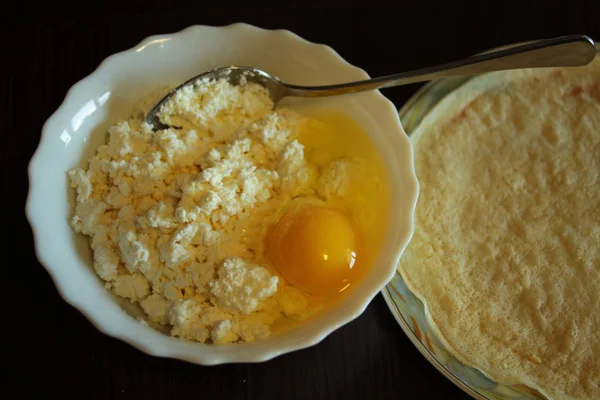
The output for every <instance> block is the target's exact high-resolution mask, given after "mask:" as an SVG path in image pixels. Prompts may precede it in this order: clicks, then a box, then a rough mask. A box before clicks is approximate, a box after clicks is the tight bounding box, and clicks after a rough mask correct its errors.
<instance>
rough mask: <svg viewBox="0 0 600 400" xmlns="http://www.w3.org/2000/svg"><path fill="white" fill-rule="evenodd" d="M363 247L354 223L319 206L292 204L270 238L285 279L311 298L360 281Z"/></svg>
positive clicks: (272, 252)
mask: <svg viewBox="0 0 600 400" xmlns="http://www.w3.org/2000/svg"><path fill="white" fill-rule="evenodd" d="M363 249H364V244H363V240H362V236H361V234H360V232H359V231H358V230H357V228H356V226H355V225H354V223H353V222H352V221H351V220H350V218H349V217H347V216H346V215H345V214H343V213H342V212H340V211H337V210H335V209H333V208H329V207H326V206H321V205H317V204H302V203H300V204H292V205H291V206H289V207H288V209H287V210H286V211H285V213H284V215H283V216H282V217H281V219H280V220H279V222H278V223H277V225H276V226H275V228H274V229H273V230H272V232H271V234H270V236H269V243H268V248H267V251H268V255H269V258H270V259H271V261H272V262H273V264H275V267H276V268H277V269H278V271H279V272H280V273H281V275H283V277H284V278H285V279H286V280H287V281H288V282H289V283H290V284H291V285H293V286H295V287H296V288H298V289H300V290H303V291H305V292H307V293H310V294H315V295H326V294H332V293H336V292H340V291H342V290H343V289H345V288H346V287H348V286H349V285H350V284H351V283H352V281H353V280H355V279H357V278H358V275H359V273H360V272H361V271H360V270H361V267H362V264H363V263H364V259H365V255H364V250H363Z"/></svg>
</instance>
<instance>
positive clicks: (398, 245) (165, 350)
mask: <svg viewBox="0 0 600 400" xmlns="http://www.w3.org/2000/svg"><path fill="white" fill-rule="evenodd" d="M206 29H209V30H214V29H222V30H224V29H228V30H234V31H240V32H244V31H246V32H253V33H262V34H265V33H268V34H273V35H284V36H287V38H286V40H291V41H295V42H299V43H300V44H302V45H304V46H313V47H314V48H315V50H317V49H320V51H322V50H326V52H327V53H328V55H329V56H331V57H334V58H335V60H336V61H337V62H339V64H340V67H343V68H345V69H348V70H349V71H351V70H354V71H356V72H357V73H359V74H360V75H362V78H361V79H367V78H368V77H369V76H368V74H367V73H366V72H365V71H364V70H362V69H360V68H357V67H355V66H353V65H351V64H350V63H348V62H347V61H346V60H344V59H343V58H342V57H341V56H340V55H339V54H338V53H337V52H336V51H335V50H333V49H332V48H331V47H329V46H327V45H324V44H318V43H314V42H310V41H308V40H306V39H303V38H301V37H300V36H298V35H297V34H295V33H293V32H291V31H289V30H285V29H276V30H267V29H263V28H258V27H255V26H252V25H248V24H245V23H234V24H230V25H225V26H205V25H193V26H189V27H187V28H185V29H183V30H180V31H177V32H174V33H168V34H159V35H152V36H149V37H147V38H145V39H144V40H142V41H141V42H139V43H138V44H137V45H135V46H133V47H131V48H129V49H127V50H124V51H121V52H118V53H115V54H113V55H110V56H108V57H107V58H105V59H104V60H103V61H102V62H101V63H100V64H99V66H98V67H97V68H96V69H95V70H94V71H93V72H92V73H90V74H89V75H88V76H86V77H85V78H83V79H81V80H80V81H78V82H77V83H75V84H74V85H73V86H72V87H71V88H70V89H69V90H68V92H67V94H66V95H65V98H64V100H63V102H62V103H61V105H60V106H59V107H58V109H57V110H56V111H55V112H54V113H53V114H52V115H51V116H50V117H49V118H48V119H47V120H46V122H45V123H44V126H43V128H42V135H41V138H40V142H39V145H38V147H37V149H36V151H35V153H34V155H33V156H32V158H31V161H30V163H29V167H28V175H29V193H28V196H27V202H26V207H25V211H26V216H27V219H28V221H29V224H30V226H31V228H32V232H33V236H34V245H35V253H36V256H37V258H38V260H39V261H40V263H41V264H42V265H43V266H44V268H45V269H46V270H47V272H48V273H49V274H50V276H51V278H52V280H53V282H54V285H55V286H56V288H57V290H58V292H59V294H60V295H61V297H62V298H63V300H64V301H65V302H67V303H69V304H70V305H72V306H73V307H74V308H76V309H77V310H78V311H79V312H81V313H82V314H83V315H84V316H85V317H86V318H87V319H88V320H89V321H90V322H91V323H92V324H93V325H94V326H95V327H96V328H97V329H98V330H99V331H101V332H103V333H104V334H106V335H109V336H112V337H115V338H117V339H119V340H122V341H124V342H126V343H128V344H130V345H132V346H133V347H135V348H137V349H139V350H141V351H142V352H145V353H147V354H150V355H153V356H158V357H168V358H174V359H180V360H183V361H187V362H191V363H195V364H201V365H216V364H222V363H236V362H261V361H267V360H270V359H272V358H274V357H277V356H279V355H281V354H285V353H288V352H292V351H295V350H300V349H304V348H307V347H310V346H313V345H315V344H317V343H319V342H321V341H322V340H323V339H324V338H325V337H327V336H328V335H329V334H330V333H331V332H333V331H334V330H336V329H338V328H339V327H341V326H343V325H345V324H347V323H349V322H351V321H352V320H354V319H356V318H357V317H358V316H360V315H361V314H362V313H363V311H364V310H365V309H366V307H367V306H368V304H369V303H370V302H371V300H372V299H373V298H374V297H375V296H376V295H377V293H379V292H380V291H381V290H382V289H383V288H384V287H385V285H386V284H387V283H388V282H389V281H390V280H391V279H392V277H393V276H394V274H395V271H396V265H397V262H398V260H399V259H400V257H401V255H402V254H403V252H404V250H405V249H406V246H407V245H408V243H409V241H410V239H411V238H412V235H413V231H414V212H415V207H416V203H417V197H418V192H419V183H418V181H417V177H416V173H415V170H414V156H413V149H412V144H411V143H410V140H409V138H408V136H407V135H406V133H405V132H404V130H403V128H402V126H401V123H400V120H399V118H398V114H397V110H396V107H395V106H394V105H393V103H392V102H391V101H390V100H388V99H387V98H386V97H384V96H383V95H382V94H381V93H380V92H379V91H372V92H369V94H368V95H369V101H370V102H372V103H377V107H378V108H381V109H384V108H385V109H387V110H386V112H387V114H389V115H390V121H389V126H390V127H391V128H393V129H394V130H396V131H398V132H396V133H399V134H400V135H399V136H398V138H397V139H398V140H399V141H401V142H402V146H403V148H399V149H396V151H395V153H396V154H398V153H401V155H402V156H404V158H403V159H400V160H399V161H398V165H402V167H403V168H402V169H403V170H402V172H401V174H402V176H403V177H404V178H405V181H404V184H405V185H406V186H404V192H405V196H406V197H407V198H409V199H408V200H407V201H408V204H409V205H410V207H409V208H408V209H407V210H405V212H404V214H406V213H408V215H405V216H406V217H407V222H406V226H404V227H402V229H398V228H397V227H395V228H393V229H395V231H394V232H393V236H395V238H396V239H395V241H394V251H393V252H392V255H391V261H393V262H389V264H390V265H389V266H388V268H387V272H386V273H385V274H383V275H382V276H381V278H380V279H379V280H378V281H377V282H375V283H373V284H371V285H370V286H369V287H368V288H363V291H364V292H365V295H364V297H363V298H362V301H360V302H357V301H354V303H353V304H352V305H351V306H350V305H349V304H346V302H343V304H344V305H345V307H344V308H343V309H342V308H340V309H339V310H336V316H335V318H329V319H328V320H327V324H326V325H325V324H324V325H322V326H321V327H320V329H318V330H314V329H313V332H309V333H310V334H308V335H305V337H303V338H302V339H301V340H295V341H293V342H289V341H288V342H286V343H284V344H283V345H279V346H269V343H268V342H270V341H271V340H270V339H265V340H262V341H259V342H261V343H263V344H262V345H261V346H260V347H259V348H258V349H254V350H252V351H244V350H243V349H242V346H248V344H239V345H238V344H236V345H226V346H216V345H206V344H199V343H194V345H195V348H194V349H191V348H190V347H189V346H188V345H187V343H191V342H187V341H184V340H181V339H176V338H172V337H169V336H167V335H164V334H161V333H159V332H157V331H155V330H153V329H151V328H148V327H144V326H143V325H142V324H140V323H139V322H137V321H135V320H134V319H133V318H131V317H130V316H129V315H127V314H126V313H125V312H122V313H121V314H123V319H121V321H120V322H122V323H124V324H127V320H130V323H133V324H137V325H139V328H138V327H133V328H132V327H131V326H129V328H131V329H133V330H135V331H137V332H131V329H130V331H129V332H128V331H127V327H125V328H122V327H121V326H115V325H114V324H113V326H110V324H108V323H107V321H106V320H105V318H106V317H105V316H104V315H102V313H101V312H99V311H98V310H95V309H94V308H93V307H92V306H91V305H90V304H88V303H86V300H85V299H84V298H82V297H81V296H79V294H76V293H74V292H73V291H72V290H71V288H69V279H70V278H69V277H68V276H65V275H64V274H61V273H60V266H59V265H58V264H57V259H56V255H53V254H52V249H51V248H50V244H49V243H48V242H47V241H46V240H45V238H44V237H43V236H42V235H41V232H40V231H41V230H42V228H43V227H44V223H43V218H42V217H41V213H42V211H40V209H39V208H36V206H39V205H41V202H42V201H43V199H42V198H41V197H42V195H43V194H42V193H40V190H39V185H40V182H39V180H40V179H39V176H38V175H39V174H40V172H39V171H40V169H41V168H42V166H41V164H42V161H44V160H45V158H44V157H43V156H44V151H45V148H46V145H47V144H48V143H47V142H48V141H49V140H50V139H49V137H50V136H51V134H53V133H54V134H56V132H54V131H53V132H50V127H52V126H56V125H59V124H60V121H61V120H64V119H65V118H69V116H68V115H65V114H67V113H68V112H69V110H68V109H67V108H68V106H69V104H70V103H73V102H74V101H75V100H74V97H75V96H76V95H78V94H79V93H80V92H82V91H85V86H86V85H88V84H91V82H93V80H94V79H97V78H98V77H100V76H102V74H103V73H104V72H105V70H106V69H107V68H108V66H109V65H111V64H115V63H119V62H121V61H123V59H124V58H126V57H128V56H130V55H131V53H133V52H135V51H136V50H138V51H139V50H140V49H142V50H143V49H144V48H145V47H146V46H148V45H149V44H152V43H155V42H157V41H165V39H166V40H171V39H173V40H174V39H178V38H179V39H181V38H185V37H186V35H191V34H193V33H194V32H197V31H200V30H206ZM392 117H394V118H392ZM386 123H387V122H386ZM391 128H390V129H391ZM65 179H66V178H65ZM391 184H392V185H393V183H392V182H391ZM390 229H392V228H390ZM388 233H390V234H392V232H388ZM59 257H60V256H59ZM388 258H389V257H388ZM101 289H102V290H105V289H104V288H101ZM83 297H85V296H83ZM326 314H330V312H326ZM140 329H144V330H143V331H141V330H140ZM142 332H143V333H142ZM286 335H288V333H285V334H283V335H281V336H286ZM259 342H252V344H255V343H259ZM157 343H159V344H160V346H155V344H157ZM184 343H186V344H184ZM226 347H230V348H232V347H235V348H237V351H228V350H226V349H225V348H226Z"/></svg>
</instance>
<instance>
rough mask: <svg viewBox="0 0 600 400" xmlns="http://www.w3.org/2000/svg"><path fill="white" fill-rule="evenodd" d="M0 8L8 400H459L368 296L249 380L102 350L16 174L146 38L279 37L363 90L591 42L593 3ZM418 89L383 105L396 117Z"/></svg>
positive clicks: (107, 343)
mask: <svg viewBox="0 0 600 400" xmlns="http://www.w3.org/2000/svg"><path fill="white" fill-rule="evenodd" d="M3 8H4V9H3V12H2V16H0V21H1V22H2V23H1V24H0V33H1V36H0V37H1V40H2V50H3V52H2V54H3V56H2V62H1V63H0V71H1V73H0V80H1V85H0V113H1V118H0V176H1V178H0V184H1V188H2V210H3V213H2V215H3V217H2V222H1V226H2V232H3V234H2V240H1V243H2V253H1V254H2V257H3V258H4V260H3V262H1V263H0V265H2V267H0V268H2V270H3V271H4V274H3V279H2V282H1V284H0V288H1V289H2V290H1V292H2V298H3V302H2V306H3V307H2V308H3V310H4V312H3V314H4V316H3V318H2V321H3V330H4V331H5V332H6V333H8V335H7V336H8V338H6V335H5V339H4V341H3V350H2V354H3V360H2V361H3V363H2V372H3V374H2V375H3V378H4V379H3V381H4V382H5V384H6V385H7V388H12V389H13V390H16V392H15V393H18V396H16V395H15V396H13V397H14V398H36V399H39V398H45V397H46V396H51V395H59V396H61V397H71V396H73V397H74V398H78V399H138V398H139V399H148V400H151V399H167V398H168V399H207V398H210V399H230V398H231V399H388V398H394V399H421V398H435V399H451V398H467V396H466V395H465V394H464V393H463V392H462V391H460V390H459V389H458V388H456V387H455V386H454V385H453V384H452V383H450V382H449V381H447V380H446V379H445V378H444V377H443V376H442V375H441V374H439V373H438V372H437V371H436V370H435V369H434V368H433V367H432V366H431V365H430V364H429V363H428V362H427V361H426V360H425V359H424V358H423V357H422V356H421V355H420V353H419V352H418V351H417V350H416V349H415V348H414V347H413V345H412V344H411V342H410V341H409V340H408V339H407V338H406V337H405V336H404V333H403V332H402V330H401V329H400V327H399V326H398V325H397V324H396V322H395V320H394V318H393V317H392V315H391V313H390V312H389V310H388V309H387V307H386V304H385V302H384V301H383V298H382V297H381V295H378V296H377V297H376V298H375V300H374V301H373V302H372V303H371V305H370V306H369V307H368V309H367V310H366V311H365V313H364V314H363V315H362V316H361V317H360V318H358V319H357V320H355V321H354V322H352V323H350V324H348V325H346V326H344V327H343V328H341V329H339V330H338V331H336V332H334V333H333V334H332V335H330V336H329V337H328V338H326V339H325V340H324V341H323V342H322V343H320V344H319V345H316V346H314V347H312V348H309V349H306V350H302V351H298V352H294V353H292V354H288V355H284V356H281V357H279V358H276V359H274V360H272V361H269V362H265V363H262V364H236V365H225V366H218V367H200V366H196V365H191V364H187V363H183V362H179V361H175V360H168V359H158V358H152V357H149V356H147V355H145V354H143V353H141V352H139V351H137V350H135V349H133V348H132V347H130V346H129V345H126V344H124V343H122V342H120V341H118V340H115V339H113V338H110V337H107V336H105V335H103V334H101V333H100V332H98V331H97V330H96V329H95V328H94V327H93V326H92V325H91V324H90V323H89V322H88V321H87V320H86V319H85V318H84V317H83V316H82V315H81V314H79V313H78V312H77V311H76V310H75V309H73V308H72V307H70V306H68V305H67V304H66V303H64V302H63V301H62V299H61V298H60V296H59V294H58V292H57V291H56V289H55V287H54V285H53V283H52V281H51V279H50V278H49V276H48V274H47V273H46V272H45V270H44V268H43V267H42V266H41V265H40V264H39V262H38V261H37V259H36V257H35V253H34V246H33V240H32V236H31V229H30V227H29V225H28V224H27V221H26V219H25V216H24V212H23V210H24V204H25V199H26V196H27V188H28V181H27V164H28V162H29V159H30V157H31V155H32V154H33V152H34V151H35V149H36V147H37V144H38V141H39V138H40V130H41V127H42V124H43V123H44V121H45V120H46V118H48V116H49V115H50V114H51V113H52V112H54V110H55V109H56V108H57V107H58V106H59V105H60V103H61V102H62V100H63V98H64V95H65V93H66V91H67V90H68V89H69V87H70V86H71V85H72V84H74V83H75V82H77V81H78V80H80V79H82V78H83V77H85V76H86V75H88V74H89V73H91V72H92V71H93V70H94V69H95V68H96V66H97V65H98V64H99V63H100V62H101V61H102V60H103V59H104V58H105V57H107V56H109V55H110V54H112V53H114V52H117V51H121V50H124V49H127V48H130V47H132V46H134V45H135V44H136V43H138V42H139V41H141V40H142V39H143V38H144V37H146V36H149V35H153V34H159V33H168V32H174V31H177V30H180V29H182V28H185V27H187V26H189V25H193V24H207V25H223V24H228V23H232V22H239V21H243V22H248V23H251V24H255V25H258V26H261V27H265V28H287V29H290V30H292V31H294V32H296V33H297V34H299V35H301V36H303V37H304V38H306V39H308V40H311V41H315V42H321V43H326V44H328V45H330V46H332V47H333V48H334V49H336V50H337V51H338V52H339V53H340V54H341V55H342V56H343V57H345V58H346V59H347V60H348V61H349V62H350V63H352V64H355V65H357V66H360V67H362V68H364V69H365V70H366V71H367V72H368V73H369V74H371V75H372V76H376V75H381V74H386V73H392V72H398V71H402V70H407V69H412V68H416V67H423V66H426V65H431V64H435V63H440V62H445V61H450V60H452V59H455V58H457V57H462V56H466V55H470V54H473V53H476V52H479V51H482V50H485V49H488V48H490V47H494V46H499V45H503V44H507V43H511V42H517V41H523V40H530V39H538V38H544V37H552V36H557V35H563V34H570V33H586V34H588V35H591V36H592V37H594V38H596V40H600V22H599V21H600V18H599V17H600V1H598V0H570V1H556V0H546V1H525V0H523V1H496V2H486V1H475V0H473V1H460V0H454V1H439V0H438V1H436V0H420V1H417V0H396V1H387V2H386V1H378V0H372V1H368V0H362V1H353V0H347V1H336V0H322V1H318V2H317V1H289V2H284V1H260V0H257V1H246V2H230V1H210V2H207V1H202V0H195V1H191V0H188V1H178V2H167V1H157V0H146V1H139V0H136V1H126V0H121V1H116V0H107V1H102V2H96V3H94V2H88V3H85V2H77V3H71V4H62V3H56V2H48V3H43V4H42V3H40V4H34V3H33V2H27V3H26V2H21V3H19V4H11V6H10V7H8V8H5V7H3ZM417 88H418V85H411V86H406V87H402V88H393V89H387V90H385V91H384V94H385V95H386V96H388V97H389V98H390V99H391V100H392V101H393V102H394V103H395V104H396V105H397V106H400V105H402V104H403V103H404V102H405V101H406V100H407V99H408V98H409V97H410V95H411V94H412V93H414V91H415V90H416V89H417ZM61 178H62V177H61ZM57 179H58V178H57ZM6 276H8V279H7V278H6ZM6 311H8V312H7V313H6ZM6 390H9V389H6ZM13 397H11V398H13Z"/></svg>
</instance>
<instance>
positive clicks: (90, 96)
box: [27, 24, 417, 364]
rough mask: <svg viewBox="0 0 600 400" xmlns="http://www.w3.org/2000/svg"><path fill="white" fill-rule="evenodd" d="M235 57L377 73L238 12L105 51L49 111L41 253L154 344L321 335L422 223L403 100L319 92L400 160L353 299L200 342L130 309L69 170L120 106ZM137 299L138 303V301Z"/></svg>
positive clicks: (280, 347) (297, 75) (275, 70)
mask: <svg viewBox="0 0 600 400" xmlns="http://www.w3.org/2000/svg"><path fill="white" fill-rule="evenodd" d="M224 65H249V66H255V67H258V68H261V69H264V70H265V71H267V72H268V73H271V74H273V75H275V76H278V77H279V78H281V79H283V80H284V81H287V82H290V83H295V84H306V85H319V84H329V83H340V82H344V81H352V80H359V79H365V78H367V77H368V76H367V74H366V73H365V72H364V71H362V70H360V69H358V68H356V67H353V66H351V65H349V64H347V63H346V62H345V61H344V60H343V59H342V58H341V57H339V56H338V55H337V53H335V52H333V51H332V50H331V49H330V48H329V47H327V46H323V45H317V44H313V43H309V42H306V41H304V40H302V39H300V38H299V37H297V36H296V35H294V34H292V33H290V32H287V31H267V30H262V29H258V28H254V27H251V26H249V25H244V24H235V25H231V26H227V27H220V28H215V27H199V26H198V27H192V28H188V29H186V30H184V31H182V32H179V33H177V34H173V35H163V36H155V37H151V38H148V39H147V40H145V41H144V42H142V43H141V44H140V45H138V46H136V47H135V48H134V49H131V50H128V51H125V52H122V53H119V54H116V55H114V56H111V57H109V58H108V59H107V60H105V62H103V63H102V65H101V66H100V67H99V68H98V69H97V70H96V71H95V72H94V73H93V74H92V75H90V76H89V77H88V78H86V79H84V80H83V81H81V82H79V83H77V84H76V85H75V86H74V87H73V88H72V89H71V90H70V92H69V93H68V95H67V97H66V99H65V102H64V103H63V104H62V105H61V107H60V108H59V110H58V111H57V112H56V113H55V114H54V115H53V116H52V117H51V118H49V120H48V121H47V123H46V124H45V126H44V129H43V134H42V139H41V142H40V145H39V147H38V150H37V152H36V154H35V156H34V158H33V159H32V161H31V164H30V192H29V198H28V204H27V214H28V217H29V220H30V223H31V225H32V227H33V230H34V235H35V239H36V251H37V254H38V257H39V259H40V261H41V262H42V264H44V265H45V266H46V268H47V269H48V270H49V271H50V273H51V275H52V276H53V279H54V281H55V283H56V285H57V287H58V289H59V290H60V291H61V293H62V295H63V297H64V298H65V299H66V300H67V301H68V302H70V303H71V304H73V305H74V306H75V307H77V308H78V309H80V310H81V311H82V312H83V313H84V314H86V315H87V317H88V318H89V319H90V320H91V321H92V322H93V323H94V324H95V325H96V326H97V327H98V328H99V329H101V330H102V331H104V332H106V333H108V334H110V335H112V336H116V337H119V338H121V339H123V340H126V341H128V342H130V343H132V344H134V345H135V346H136V347H138V348H141V349H142V350H144V351H146V352H149V353H151V354H155V355H163V356H171V357H177V358H182V359H186V360H188V361H193V362H197V363H202V364H215V363H220V362H227V361H260V360H264V359H268V358H271V357H274V356H276V355H278V354H280V353H282V352H285V351H290V350H293V349H297V348H301V347H306V346H308V345H311V344H314V343H317V342H318V341H320V340H321V339H323V338H324V337H325V336H326V335H327V334H328V333H329V332H331V331H332V330H334V329H335V328H337V327H339V326H340V325H342V324H344V323H346V322H349V321H350V320H351V319H353V318H355V317H357V316H358V315H359V314H360V313H361V312H362V311H363V310H364V308H365V307H366V306H367V304H368V302H369V301H370V300H371V298H372V297H373V296H374V295H375V294H376V293H377V292H378V291H379V290H380V289H381V288H382V287H383V286H384V285H385V283H386V282H387V281H389V279H391V277H392V275H393V272H394V270H395V265H396V263H397V261H398V258H399V257H400V255H401V252H402V251H403V250H404V248H405V246H406V244H407V243H408V240H409V239H410V237H411V235H412V218H413V211H414V205H415V201H416V193H417V183H416V178H415V175H414V171H413V166H412V148H411V146H410V143H409V141H408V139H407V138H406V135H405V134H404V132H403V130H402V128H401V126H400V124H399V120H398V117H397V114H396V112H395V109H394V107H393V105H392V103H391V102H389V101H388V100H387V99H385V98H384V97H383V96H382V95H381V94H379V93H378V92H369V93H362V94H355V95H351V96H341V97H333V98H327V99H320V100H316V101H315V100H311V101H313V102H314V104H315V106H316V107H326V108H328V109H332V110H337V111H341V112H343V113H345V114H347V115H350V116H351V117H352V118H353V119H354V120H355V121H356V122H357V123H358V124H359V125H360V126H361V127H362V128H363V129H364V130H365V131H366V132H367V133H368V134H369V136H370V137H371V138H372V140H373V142H374V144H375V145H376V146H377V147H378V149H379V150H380V152H381V155H382V157H383V159H384V162H385V165H386V168H387V170H388V172H389V179H390V183H391V197H392V199H391V200H392V204H394V207H393V209H392V210H391V215H390V221H391V223H390V227H389V229H388V234H387V235H386V240H385V242H384V244H383V246H382V250H381V252H380V256H379V258H378V260H377V262H376V263H375V265H374V266H373V269H372V273H371V274H370V275H369V276H368V277H367V278H366V279H364V281H363V282H361V283H360V284H359V285H357V287H356V288H355V289H354V290H353V291H352V292H351V293H349V294H348V295H347V296H346V297H345V298H344V300H343V302H340V304H338V305H336V306H335V307H333V308H332V309H331V310H329V311H327V312H326V313H324V314H323V315H319V316H317V317H316V318H315V319H314V320H311V321H310V322H309V323H306V324H303V325H302V326H300V327H299V328H298V329H296V330H294V331H292V332H290V333H287V334H285V335H279V336H277V335H275V336H273V337H272V338H270V339H268V340H264V341H258V342H255V343H245V344H240V345H230V346H225V347H223V346H208V345H202V344H198V343H189V342H185V341H182V340H178V339H174V338H171V337H168V336H165V335H162V334H160V333H158V332H156V331H154V330H152V329H150V328H148V327H146V326H144V325H142V324H140V323H138V322H137V321H135V319H133V318H131V317H129V316H128V315H127V314H125V313H123V312H122V310H121V308H120V307H119V306H118V305H117V302H115V299H114V298H113V296H112V295H111V294H110V293H109V291H107V290H105V289H104V287H103V284H102V282H100V280H99V279H98V278H97V277H96V275H95V274H94V272H93V270H92V268H91V265H92V257H91V250H90V249H89V244H88V241H87V238H85V237H83V236H81V235H75V234H74V233H73V232H72V230H71V228H70V226H69V219H70V217H71V215H72V207H73V202H74V193H73V190H71V189H70V188H69V187H68V179H67V171H68V170H69V169H71V168H73V167H75V166H84V165H85V160H87V159H88V158H89V157H90V156H92V155H93V154H94V151H95V148H96V147H97V146H99V145H100V144H102V143H104V142H105V139H106V134H105V133H106V129H107V128H108V126H109V125H110V124H112V123H113V122H114V121H115V120H116V119H118V118H126V117H128V116H129V114H130V112H131V109H132V106H133V105H134V104H135V103H136V102H137V101H139V100H140V99H141V98H143V97H145V96H147V95H149V94H150V93H152V92H153V91H155V90H156V89H158V88H161V87H164V86H171V85H174V84H177V83H180V82H182V81H184V80H186V79H188V78H190V77H192V76H194V75H197V74H198V73H200V72H202V71H205V70H208V69H211V68H215V67H219V66H224ZM74 243H75V246H74V245H73V244H74ZM86 266H87V267H86ZM126 308H127V307H126ZM129 311H130V312H131V313H133V314H135V313H136V309H135V307H134V308H131V309H130V310H129Z"/></svg>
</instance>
